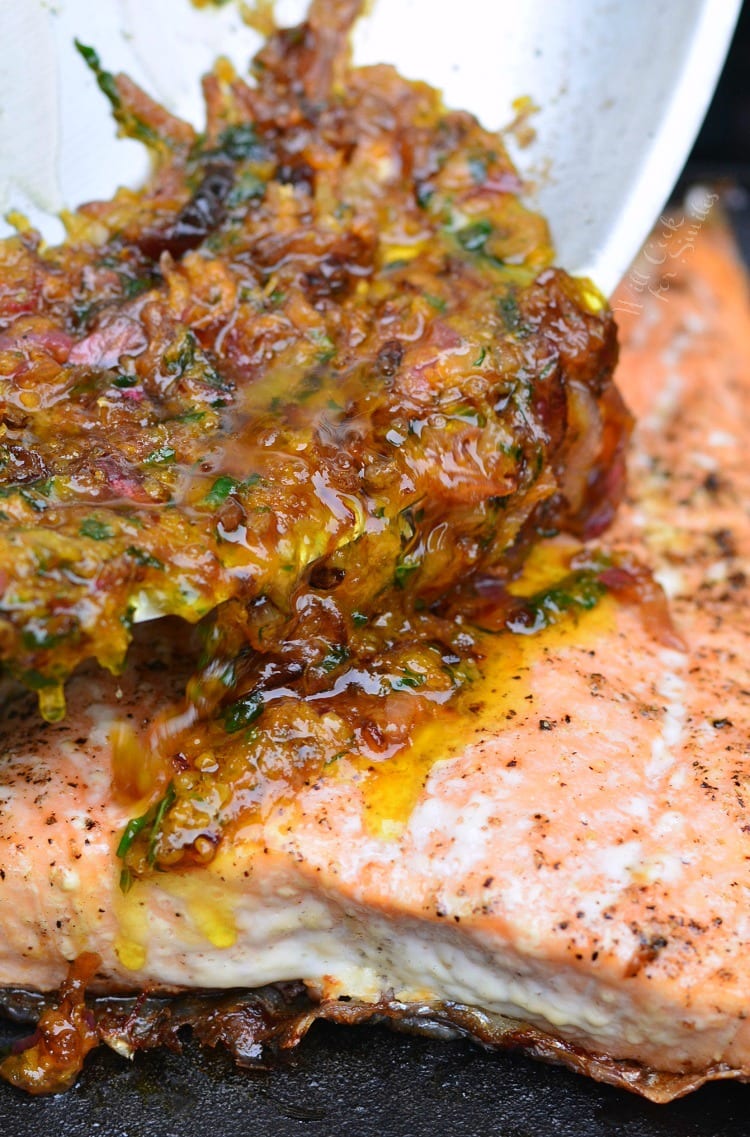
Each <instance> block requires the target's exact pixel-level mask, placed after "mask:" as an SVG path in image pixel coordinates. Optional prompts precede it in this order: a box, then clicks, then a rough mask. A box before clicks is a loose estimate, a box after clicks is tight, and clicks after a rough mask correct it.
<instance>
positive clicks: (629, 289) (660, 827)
mask: <svg viewBox="0 0 750 1137" xmlns="http://www.w3.org/2000/svg"><path fill="white" fill-rule="evenodd" d="M696 228H697V226H696ZM683 236H684V234H683ZM679 240H680V234H679V232H678V233H676V234H674V235H673V237H672V244H671V245H670V246H669V250H670V251H669V256H670V258H671V259H670V262H669V268H670V273H669V274H668V275H665V274H663V271H662V270H663V266H662V268H661V270H657V273H654V272H653V269H652V266H650V265H649V264H648V262H647V261H644V262H643V264H642V265H641V266H640V268H641V269H642V270H643V272H642V275H641V276H638V277H631V280H630V284H629V286H626V288H625V290H624V291H623V292H621V294H620V296H619V298H615V301H614V305H613V306H614V308H615V311H616V312H617V311H618V309H619V311H620V314H621V320H622V324H623V332H624V335H623V338H624V350H623V359H622V367H621V372H620V384H621V388H622V390H623V393H624V395H625V397H626V399H627V400H628V401H629V403H630V405H631V407H632V408H633V410H634V411H635V413H636V416H637V419H638V421H639V423H640V425H639V427H638V429H637V432H636V436H635V443H634V447H633V450H632V453H631V460H630V466H631V490H630V499H629V501H628V503H627V505H626V506H625V507H624V509H623V510H622V512H621V515H620V517H619V519H618V521H617V523H616V526H615V528H614V529H613V530H612V531H611V532H610V534H609V535H608V544H609V545H612V546H615V547H616V548H618V549H619V550H622V551H623V552H629V553H631V554H634V555H637V556H638V557H639V558H640V559H641V560H645V561H646V562H648V563H650V564H651V565H652V566H653V567H654V568H655V570H656V573H657V576H658V579H659V580H660V581H661V583H662V584H663V586H664V587H665V589H666V591H667V592H668V594H669V596H670V603H671V609H672V614H673V619H674V622H675V625H676V627H677V630H678V632H679V633H680V635H681V636H682V637H683V638H684V640H685V643H686V645H687V650H685V651H678V650H674V649H671V648H666V647H664V646H662V644H661V643H660V641H659V639H658V637H655V636H654V635H653V627H651V626H650V621H649V619H648V614H647V613H646V617H645V618H644V612H643V610H641V609H639V607H638V605H628V604H623V603H621V602H619V601H616V600H615V599H614V598H612V597H607V598H605V599H604V600H603V601H602V602H601V603H600V604H598V605H597V606H596V607H595V608H594V609H592V611H591V612H588V613H582V614H580V615H579V616H578V617H577V618H575V619H574V618H570V619H568V620H566V621H563V622H562V623H560V624H558V625H557V626H556V627H553V628H549V629H547V630H546V631H544V632H542V633H540V634H539V635H536V636H514V637H507V636H506V637H498V638H497V640H495V641H494V643H495V644H496V647H495V648H493V649H492V650H491V652H490V655H489V656H488V659H487V661H486V665H485V669H484V676H483V678H482V679H481V680H480V681H478V683H477V684H475V685H474V687H473V688H472V690H471V694H470V701H468V702H467V701H465V702H464V703H463V705H461V706H457V707H455V708H454V707H446V708H443V712H442V713H441V715H440V716H439V717H437V718H435V719H434V720H433V721H432V722H430V723H428V724H426V725H425V727H424V731H423V733H422V734H421V735H419V736H418V737H417V738H416V739H415V741H414V743H413V745H412V749H411V751H410V752H408V753H406V754H402V755H398V756H396V757H395V758H393V759H391V760H386V761H384V762H382V763H380V764H378V765H377V766H374V765H372V764H370V765H367V764H366V763H360V764H358V763H357V762H356V760H345V761H343V762H341V763H337V764H334V765H333V766H332V767H331V769H330V770H329V771H326V772H324V773H323V774H322V775H321V776H320V777H317V778H316V779H315V780H314V781H313V782H312V783H311V784H306V785H302V786H300V787H298V788H295V789H292V788H290V785H289V784H286V785H284V784H282V785H281V786H277V790H276V792H275V795H274V796H273V797H272V798H270V797H269V798H268V799H267V800H266V801H264V803H263V806H262V808H261V810H260V812H259V813H258V814H257V816H255V817H254V818H253V819H252V821H251V822H249V823H246V824H244V825H240V826H238V827H237V830H236V832H235V833H234V834H233V836H232V839H231V840H226V841H225V842H223V843H222V845H220V847H219V850H218V852H217V855H216V857H215V858H214V860H213V861H212V862H211V863H210V864H208V865H206V866H205V867H203V868H195V867H194V868H191V869H190V870H188V871H178V870H175V871H172V872H167V873H162V874H156V875H154V876H152V877H151V878H150V879H145V880H137V881H135V882H134V884H133V887H132V888H131V889H130V891H128V892H127V893H123V892H122V891H121V890H120V888H119V885H118V880H119V872H120V862H119V861H118V859H117V857H116V855H115V849H116V846H117V844H118V840H119V838H120V835H121V833H122V830H123V827H124V826H125V824H126V823H127V821H128V818H129V817H130V816H131V815H132V807H131V806H128V805H127V804H118V803H117V802H116V801H114V800H113V796H112V792H111V746H110V737H109V731H110V728H111V726H112V724H113V723H114V722H115V720H118V719H121V718H122V716H123V715H128V716H133V721H134V722H135V723H136V724H137V723H141V722H144V721H146V720H148V719H149V717H150V716H152V715H153V714H154V713H155V712H156V709H157V708H158V707H159V706H160V705H161V704H163V703H164V701H165V699H168V698H171V697H173V695H174V693H175V691H176V690H177V689H178V688H179V684H180V681H181V677H180V674H179V671H180V668H179V667H178V666H177V665H176V664H175V662H174V659H173V658H170V656H169V651H170V650H172V651H173V650H174V649H170V648H169V647H168V646H166V645H165V646H160V645H159V644H154V643H149V641H148V639H147V638H146V637H145V636H144V633H143V629H141V631H140V640H141V642H140V644H139V645H137V649H136V651H137V655H136V656H135V657H134V661H133V664H132V666H131V667H130V668H129V669H128V671H127V672H126V674H125V675H124V676H123V677H121V678H120V679H119V680H118V679H115V678H113V677H111V676H108V675H105V674H103V673H100V672H83V673H79V674H78V675H77V676H76V677H75V678H74V679H73V680H72V681H71V682H70V685H69V694H68V706H69V713H68V717H67V719H66V720H65V721H64V722H63V723H59V724H44V723H42V722H41V721H40V720H39V719H38V718H37V717H36V716H35V713H34V709H33V702H32V701H30V700H31V697H30V696H29V695H27V694H24V693H22V692H21V691H20V690H13V691H11V692H10V693H9V694H8V698H7V700H6V709H5V711H4V712H3V721H2V732H3V744H2V758H1V759H0V931H1V934H0V987H28V988H33V989H38V990H42V991H46V990H51V989H53V988H55V987H57V986H58V985H59V984H60V982H61V981H62V980H63V978H64V976H65V974H66V971H67V968H68V964H69V961H71V960H73V959H74V958H75V957H76V956H78V955H79V954H80V953H82V952H87V951H88V952H91V951H93V952H96V953H98V954H99V956H100V957H101V965H100V967H99V970H98V973H97V979H96V981H95V983H94V986H95V987H96V988H97V989H99V990H108V991H129V990H141V989H143V988H144V987H155V988H157V989H174V988H182V987H210V988H233V987H256V986H259V985H262V984H266V983H274V982H279V981H283V980H297V979H299V980H302V981H303V982H304V983H305V984H306V985H307V987H308V988H309V990H310V991H311V992H312V994H313V995H314V996H315V997H316V998H320V999H323V1000H334V999H341V998H342V997H345V998H347V999H350V1000H353V1001H361V1002H363V1003H368V1002H370V1003H376V1002H377V1001H378V1000H382V999H391V1000H396V1001H398V1002H399V1003H401V1004H408V1005H418V1006H420V1007H425V1006H426V1007H428V1008H430V1007H431V1008H436V1009H439V1008H440V1007H445V1006H455V1005H458V1006H460V1007H464V1008H468V1009H469V1011H470V1012H474V1013H477V1014H478V1013H480V1012H481V1014H482V1015H484V1016H488V1017H487V1019H486V1022H489V1023H500V1022H501V1021H502V1017H505V1018H509V1019H511V1020H515V1021H517V1022H518V1021H520V1022H521V1023H523V1024H529V1026H530V1027H531V1028H533V1030H532V1035H533V1037H534V1038H536V1039H537V1041H538V1040H539V1039H543V1040H544V1039H546V1040H547V1042H548V1045H547V1052H548V1055H552V1056H556V1057H558V1058H559V1059H560V1060H563V1061H568V1062H569V1063H570V1064H572V1065H578V1066H579V1067H580V1065H581V1055H584V1056H585V1058H586V1059H587V1062H588V1065H587V1066H586V1068H587V1069H588V1071H589V1072H590V1073H593V1074H594V1076H598V1077H602V1078H606V1079H607V1080H611V1081H618V1082H620V1084H623V1085H628V1086H630V1088H634V1089H637V1090H639V1091H640V1092H643V1093H646V1094H647V1095H648V1096H651V1097H653V1098H654V1099H655V1100H665V1099H667V1098H669V1097H670V1096H675V1095H676V1094H678V1093H681V1092H685V1091H686V1090H687V1089H689V1088H692V1087H693V1086H695V1085H698V1084H700V1083H701V1081H703V1080H705V1079H707V1078H717V1077H746V1076H748V1075H750V1028H749V1027H748V1025H747V1022H748V1020H747V989H748V983H749V981H750V975H749V974H748V967H749V966H750V965H749V964H748V959H749V958H750V954H749V953H748V947H749V946H750V821H749V820H748V811H747V807H746V794H747V793H748V792H750V787H748V785H747V782H748V776H749V775H748V769H749V768H750V767H748V758H750V749H749V744H748V740H749V739H750V711H749V709H748V708H749V707H750V702H749V699H750V664H749V663H748V659H749V658H750V653H749V652H748V643H749V638H750V614H749V610H748V584H747V575H746V574H747V570H748V558H749V557H750V519H749V514H748V502H750V467H749V466H748V462H747V447H748V444H749V443H750V382H749V381H748V375H749V374H750V367H749V364H750V347H749V346H748V345H749V344H750V338H749V336H748V332H749V331H750V323H749V320H748V315H749V313H750V304H749V302H748V299H749V298H748V287H747V281H746V279H745V276H744V273H743V270H742V268H741V267H740V265H739V263H738V261H737V259H736V256H735V253H734V250H733V247H732V245H731V242H730V239H729V238H728V236H727V234H726V232H725V231H724V230H723V229H722V228H721V227H719V226H704V227H703V228H702V230H701V232H700V234H691V241H690V246H689V248H688V251H687V253H685V252H684V251H683V252H680V244H679ZM683 244H684V241H683ZM653 259H654V258H652V261H653ZM649 269H651V272H650V273H649ZM639 271H640V270H639ZM660 271H662V275H661V277H660V276H659V275H658V272H660ZM634 280H637V281H640V282H641V283H640V284H639V285H638V290H637V292H635V293H634V291H633V281H634ZM563 543H564V542H563ZM559 544H560V539H558V540H557V542H555V541H552V542H551V543H550V545H551V550H550V551H549V552H548V554H547V555H548V556H551V557H554V556H555V555H557V554H556V552H555V549H556V545H559ZM558 551H559V550H558ZM532 572H533V566H532ZM497 1016H500V1018H498V1017H497ZM558 1043H562V1044H564V1045H562V1046H559V1045H557V1044H558ZM555 1046H557V1049H555ZM537 1049H538V1047H537ZM543 1049H544V1047H542V1050H543ZM553 1051H554V1053H553ZM584 1064H585V1063H584ZM657 1075H658V1076H657Z"/></svg>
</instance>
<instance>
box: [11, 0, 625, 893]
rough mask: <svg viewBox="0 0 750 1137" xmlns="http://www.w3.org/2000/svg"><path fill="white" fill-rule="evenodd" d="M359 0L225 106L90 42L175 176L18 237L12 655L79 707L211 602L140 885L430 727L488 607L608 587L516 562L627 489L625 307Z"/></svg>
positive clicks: (117, 95)
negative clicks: (100, 678) (594, 281)
mask: <svg viewBox="0 0 750 1137" xmlns="http://www.w3.org/2000/svg"><path fill="white" fill-rule="evenodd" d="M357 8H358V5H357V4H356V3H349V2H345V0H344V2H339V3H324V2H322V0H321V2H320V3H314V4H313V5H312V7H311V11H310V16H309V20H308V22H307V23H306V24H304V25H302V26H301V27H299V28H295V29H291V30H287V31H280V32H277V33H275V34H274V35H272V36H271V38H270V39H269V41H268V43H267V45H266V46H265V47H264V49H263V50H262V51H261V52H260V53H259V55H258V56H257V57H256V59H255V61H254V63H253V68H252V80H253V81H252V82H248V81H246V80H244V79H242V78H240V77H238V76H237V75H236V74H234V73H233V72H232V71H231V70H230V69H229V68H228V66H227V65H226V64H225V63H219V64H217V67H216V69H215V71H214V72H213V73H212V74H211V75H209V76H208V77H207V78H206V80H205V82H204V86H205V95H206V103H207V122H206V128H205V131H204V132H203V133H201V134H197V133H196V132H195V131H194V130H193V128H192V127H191V126H189V125H188V124H186V123H184V122H181V121H179V120H176V119H174V118H173V117H172V116H171V115H169V114H168V113H167V112H166V111H164V110H163V108H161V107H159V106H157V105H155V104H154V103H152V102H151V101H150V99H149V98H148V97H147V96H146V95H144V94H143V92H141V91H139V90H138V89H137V88H135V87H134V85H133V84H132V83H131V82H130V81H129V80H128V79H127V78H125V77H123V76H116V77H114V76H112V75H110V74H109V73H108V72H106V71H104V70H103V69H102V66H101V64H100V62H99V60H98V58H97V56H96V54H95V53H94V52H93V51H92V50H91V49H90V48H85V47H81V52H82V54H83V55H84V58H85V59H86V61H87V62H88V64H89V65H90V66H91V67H92V68H93V69H94V70H95V72H96V75H97V78H98V81H99V85H100V87H101V88H102V90H103V91H104V93H105V94H106V95H107V96H108V97H109V98H110V100H111V102H112V105H113V108H114V113H115V117H116V119H117V121H118V123H119V124H120V127H121V129H122V131H124V132H125V133H127V134H130V135H132V136H134V137H137V138H140V139H142V140H143V141H144V142H145V143H146V144H147V145H148V146H149V147H151V149H152V151H153V153H154V156H155V171H154V174H153V177H152V178H151V180H150V181H149V183H148V184H147V185H146V186H145V187H144V189H143V190H141V191H139V192H133V191H131V190H121V191H119V192H118V194H117V195H116V196H115V197H114V199H113V200H112V201H109V202H99V203H93V204H89V205H86V206H83V207H82V208H81V209H80V210H79V211H78V212H77V213H76V214H75V215H73V216H71V217H70V218H69V220H68V227H69V239H68V240H67V242H66V243H65V244H64V245H63V246H61V247H59V248H54V249H48V248H44V247H42V246H41V244H40V241H39V238H38V236H37V235H35V234H34V233H33V232H22V233H20V234H19V236H18V237H16V238H14V239H12V240H9V241H6V242H5V243H4V244H3V245H2V247H0V327H1V328H2V331H1V332H0V415H1V419H2V427H1V430H2V433H1V434H0V658H2V660H3V663H4V666H5V668H6V669H7V670H8V671H9V672H10V673H11V674H12V675H14V676H15V677H17V678H19V679H20V680H22V681H23V682H25V683H26V684H27V685H28V686H30V687H32V688H33V689H35V690H36V691H38V694H39V702H40V709H41V712H42V714H43V715H44V716H45V717H46V718H48V719H49V720H55V719H58V718H60V717H62V716H63V715H64V712H65V703H64V683H65V680H66V678H67V676H68V675H69V674H70V673H71V671H72V670H73V669H74V668H75V667H76V666H77V665H79V664H80V663H82V662H83V661H85V660H87V659H90V658H94V659H96V660H97V661H98V662H99V663H100V664H101V665H103V666H106V667H108V668H110V669H112V670H115V671H116V670H117V669H119V668H121V667H122V666H123V664H124V660H125V656H126V652H127V647H128V644H129V642H130V639H131V635H132V623H133V620H134V618H136V617H137V616H138V615H139V614H140V613H143V612H145V611H151V612H158V613H160V614H162V615H172V616H178V617H183V618H184V619H185V620H187V621H189V622H191V623H199V624H200V647H199V649H197V650H196V655H195V656H194V661H193V665H192V676H191V678H190V679H189V680H188V681H187V686H186V696H185V701H184V704H183V705H181V706H179V707H174V708H169V709H165V712H164V714H163V716H162V718H161V720H160V721H159V722H158V723H157V724H156V725H155V726H153V727H152V728H151V730H150V732H149V734H148V736H147V737H144V736H141V735H139V734H137V733H136V732H135V731H134V730H133V729H131V728H130V727H129V726H128V725H127V724H124V725H123V727H122V729H121V730H120V731H119V732H117V734H116V737H115V738H114V739H113V743H114V745H115V749H116V759H117V761H116V777H117V784H116V787H115V788H116V791H117V792H118V793H120V794H123V795H125V796H128V797H129V798H130V799H132V800H133V802H134V804H135V803H136V802H139V803H141V806H139V808H141V807H142V812H140V813H138V814H137V816H135V817H134V820H133V822H132V823H131V825H130V826H129V827H128V829H127V831H126V832H125V833H124V834H123V840H122V842H121V847H120V855H121V856H122V858H123V862H124V869H123V887H124V888H126V889H127V887H128V886H129V885H130V883H131V882H132V879H133V877H134V876H139V875H143V874H146V873H148V872H149V871H151V869H153V868H155V867H159V868H167V867H169V866H170V865H177V864H190V863H196V864H201V863H205V862H206V861H207V860H210V859H211V858H212V856H213V855H214V851H215V848H216V846H217V844H218V842H219V840H220V839H221V837H222V835H223V833H224V832H225V831H227V829H228V828H229V829H231V826H232V824H234V823H235V822H236V820H237V819H238V818H240V817H243V816H245V815H246V813H247V811H248V810H252V809H255V808H259V806H260V804H261V803H262V802H267V800H268V792H269V791H268V786H269V781H270V782H274V783H275V784H276V786H277V792H279V793H282V792H293V791H294V788H295V785H296V784H298V783H299V782H300V780H305V779H309V778H310V777H311V776H313V775H314V774H315V773H316V772H318V771H320V770H322V769H324V768H326V767H328V766H330V765H331V764H332V763H334V762H336V761H340V760H342V759H344V758H346V759H347V760H351V761H355V762H360V763H365V764H372V763H374V762H382V761H383V760H384V759H388V758H395V756H397V755H399V754H403V753H404V751H405V747H407V744H408V743H409V740H410V739H412V737H413V736H414V732H415V731H417V732H418V733H419V732H422V736H424V737H426V734H425V732H429V723H430V721H431V718H432V716H433V715H434V713H435V711H436V708H438V707H440V706H443V705H444V704H445V703H446V702H448V701H449V700H451V699H452V698H453V697H454V696H455V695H456V693H457V692H459V691H461V690H463V689H464V688H465V687H466V686H467V684H469V683H470V682H471V680H472V679H473V678H475V677H476V676H477V675H478V673H479V671H480V670H481V666H482V659H483V656H484V654H485V653H484V649H483V647H482V637H483V635H485V634H486V633H484V632H481V631H479V630H478V629H481V628H485V629H489V630H490V631H495V632H497V631H501V632H504V633H514V632H515V633H524V634H527V633H529V632H533V631H535V630H538V629H539V628H542V627H545V626H547V624H549V623H550V622H554V621H555V619H556V614H558V613H559V612H560V611H563V610H568V609H569V608H571V606H572V607H573V608H580V609H586V608H589V607H591V606H592V605H594V604H595V603H596V601H597V600H598V598H599V597H600V596H601V595H602V594H603V592H604V590H605V588H606V583H604V581H605V575H603V574H606V571H607V568H608V566H607V565H606V563H605V562H604V561H591V560H586V559H585V557H583V559H582V554H580V552H579V551H578V549H577V548H571V549H570V552H569V556H568V558H567V560H566V562H565V563H564V564H560V565H559V579H558V580H555V581H551V582H550V581H547V583H546V584H545V588H544V589H542V590H541V591H539V590H537V592H536V593H535V595H534V596H532V597H531V598H524V597H522V596H519V595H514V594H513V586H512V582H513V580H514V578H515V577H516V576H517V574H518V572H519V570H520V569H521V567H522V565H523V563H524V559H525V558H526V556H527V554H528V552H529V550H530V549H532V548H533V547H534V546H535V544H537V543H538V542H539V541H540V539H542V538H546V537H548V536H550V535H551V534H554V533H556V532H558V531H565V532H567V533H569V534H572V535H574V536H575V537H576V538H578V539H580V538H584V537H587V536H591V535H596V534H597V533H599V532H600V531H601V530H602V529H603V528H604V527H605V526H606V525H607V523H608V522H609V520H610V519H611V517H612V515H613V512H614V509H615V507H616V505H617V502H618V500H619V498H620V496H621V492H622V481H623V450H624V445H625V442H626V439H627V434H628V430H629V417H628V415H627V412H626V411H625V410H624V408H623V405H622V403H621V400H620V398H619V396H618V394H617V391H616V389H615V387H614V386H613V384H612V380H611V374H612V369H613V366H614V362H615V358H616V341H615V332H614V324H613V320H612V317H611V314H610V313H609V311H608V309H607V308H606V305H605V303H604V301H603V300H602V298H601V297H600V296H599V295H598V294H597V293H596V291H595V289H594V288H593V287H592V286H591V285H590V284H588V283H587V282H581V281H577V280H574V279H572V278H570V277H568V276H567V275H566V274H565V273H564V272H562V271H560V270H558V269H554V268H551V267H550V263H551V259H552V250H551V247H550V243H549V237H548V233H547V228H546V225H545V223H544V221H543V220H542V219H541V218H540V217H539V216H538V215H536V214H534V213H533V212H530V211H529V210H528V209H526V208H525V206H524V205H523V204H522V203H521V202H520V200H519V198H518V192H519V189H520V186H519V181H518V178H517V175H516V173H515V172H514V170H513V168H512V166H511V164H510V162H509V160H508V158H507V155H506V153H505V151H504V149H503V146H502V143H501V141H500V139H499V138H498V137H497V136H495V135H491V134H488V133H487V132H485V131H484V130H482V129H481V127H480V126H479V125H478V124H477V122H476V121H475V120H474V119H473V118H472V117H471V116H470V115H468V114H465V113H462V112H455V111H448V110H446V109H445V107H444V106H443V104H442V102H441V100H440V97H439V95H438V94H437V93H436V92H435V91H433V90H432V89H430V88H428V87H427V86H425V85H423V84H416V83H409V82H407V81H405V80H404V79H402V78H400V77H399V76H398V75H397V74H396V73H395V72H394V71H393V70H392V69H390V68H387V67H376V68H368V69H365V70H354V69H351V68H350V67H349V66H348V62H347V53H346V50H345V45H346V37H347V32H348V28H349V25H350V23H351V21H352V19H353V18H354V16H355V14H356V11H357ZM576 557H577V558H578V559H576ZM508 586H510V587H508ZM515 591H516V593H518V591H519V590H518V588H517V587H516V589H515ZM504 638H505V639H507V641H508V642H509V643H510V642H512V640H513V636H512V634H508V635H506V636H505V637H504ZM509 650H510V651H512V650H513V649H509ZM421 745H422V743H420V742H419V739H418V738H415V746H414V747H413V748H412V750H411V751H410V753H411V754H412V757H414V756H415V755H416V754H417V752H418V750H419V747H420V746H421ZM402 760H405V759H402ZM407 796H408V795H407ZM134 812H135V810H134Z"/></svg>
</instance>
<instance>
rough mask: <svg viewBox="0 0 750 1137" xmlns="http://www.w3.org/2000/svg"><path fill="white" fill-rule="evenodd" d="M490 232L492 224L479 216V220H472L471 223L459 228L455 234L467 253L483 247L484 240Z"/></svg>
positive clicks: (478, 250) (477, 250)
mask: <svg viewBox="0 0 750 1137" xmlns="http://www.w3.org/2000/svg"><path fill="white" fill-rule="evenodd" d="M491 233H492V225H491V224H490V222H489V221H487V220H486V218H481V219H480V220H479V221H474V222H472V224H471V225H465V226H464V227H463V229H459V230H458V232H457V233H456V236H457V238H458V241H459V244H460V245H461V246H462V247H463V248H464V249H466V251H467V252H468V253H476V252H481V250H482V249H484V246H485V242H486V241H487V238H488V237H489V236H490V235H491Z"/></svg>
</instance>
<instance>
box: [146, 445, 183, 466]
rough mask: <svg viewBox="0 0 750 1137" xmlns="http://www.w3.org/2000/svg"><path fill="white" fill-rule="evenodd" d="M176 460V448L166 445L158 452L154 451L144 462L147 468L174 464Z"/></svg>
mask: <svg viewBox="0 0 750 1137" xmlns="http://www.w3.org/2000/svg"><path fill="white" fill-rule="evenodd" d="M175 458H176V454H175V451H174V448H173V447H172V446H167V445H166V444H165V445H164V446H160V447H159V448H158V450H153V451H152V452H151V453H150V454H149V455H148V457H147V458H144V459H143V461H144V464H145V465H147V466H162V465H166V464H167V463H171V462H174V460H175Z"/></svg>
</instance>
